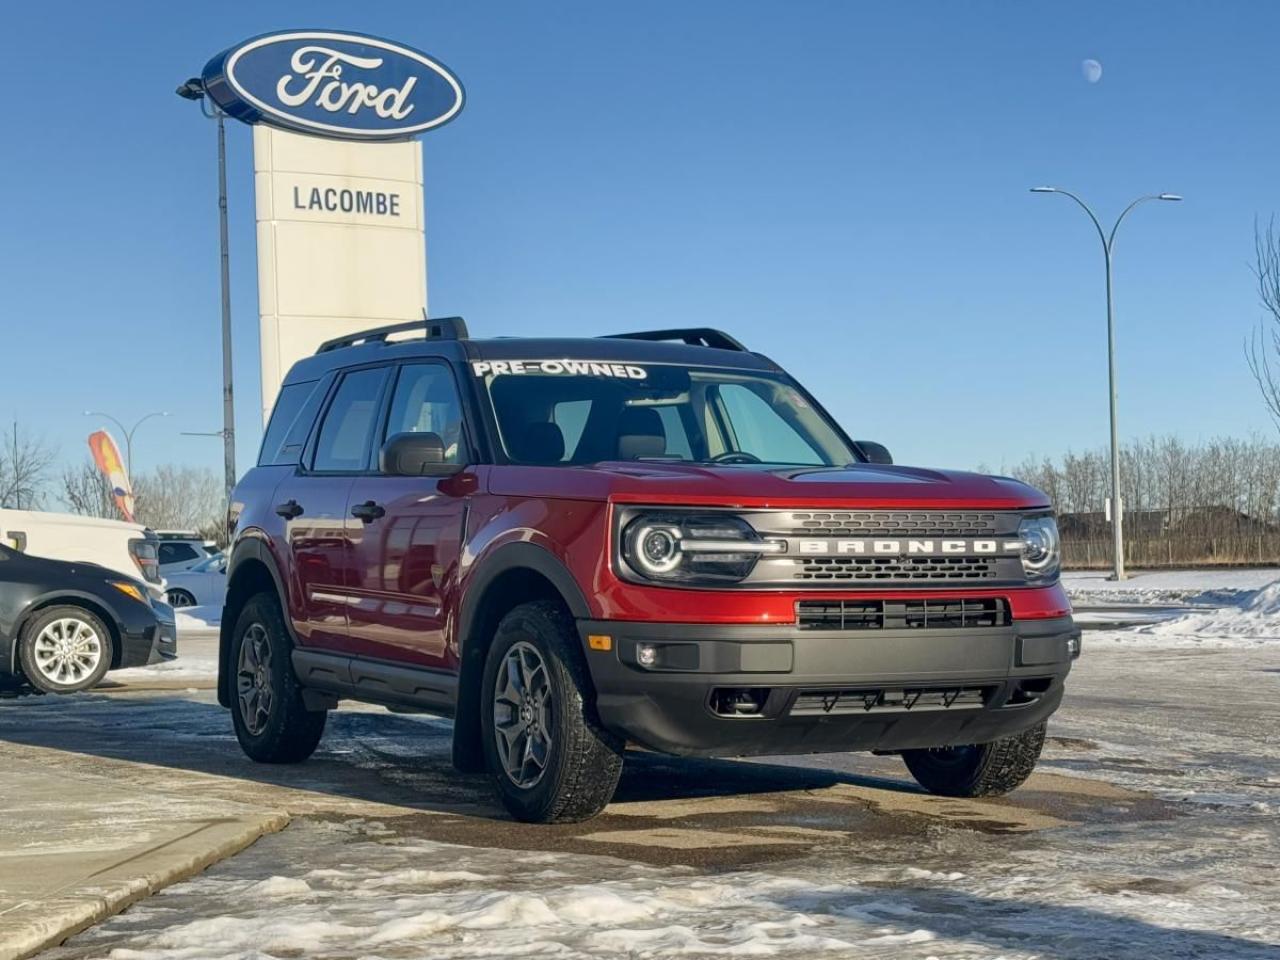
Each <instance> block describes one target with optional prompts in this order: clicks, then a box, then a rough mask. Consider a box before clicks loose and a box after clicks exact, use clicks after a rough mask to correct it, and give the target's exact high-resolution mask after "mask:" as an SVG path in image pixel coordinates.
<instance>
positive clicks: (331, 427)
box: [312, 367, 387, 472]
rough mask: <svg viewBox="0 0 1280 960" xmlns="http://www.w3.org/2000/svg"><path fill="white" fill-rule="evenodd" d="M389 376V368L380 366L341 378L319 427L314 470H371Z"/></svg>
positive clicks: (313, 462) (313, 461) (357, 371)
mask: <svg viewBox="0 0 1280 960" xmlns="http://www.w3.org/2000/svg"><path fill="white" fill-rule="evenodd" d="M386 377H387V371H386V368H385V367H377V368H374V369H370V370H356V371H354V372H352V373H348V374H347V375H346V376H344V377H343V378H342V382H341V383H340V384H338V391H337V393H335V394H334V397H333V403H331V404H330V405H329V410H328V412H327V413H326V414H325V415H324V423H322V424H321V425H320V436H319V439H318V440H317V441H316V452H315V457H314V459H313V460H312V469H314V470H321V471H331V472H352V471H360V470H365V469H367V468H368V465H369V447H370V441H371V440H372V439H373V428H374V421H375V420H376V419H377V416H378V399H379V397H380V396H381V394H382V382H383V381H384V380H385V379H386Z"/></svg>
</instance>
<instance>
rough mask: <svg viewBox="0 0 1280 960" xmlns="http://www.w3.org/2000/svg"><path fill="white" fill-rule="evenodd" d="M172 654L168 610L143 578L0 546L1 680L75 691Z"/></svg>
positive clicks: (46, 689)
mask: <svg viewBox="0 0 1280 960" xmlns="http://www.w3.org/2000/svg"><path fill="white" fill-rule="evenodd" d="M177 654H178V644H177V631H176V629H175V628H174V619H173V609H172V608H171V607H169V606H168V605H167V604H164V603H161V602H159V601H152V600H151V599H150V595H149V594H148V592H147V587H146V585H145V584H143V583H142V582H141V581H138V580H131V579H129V578H128V577H124V576H121V575H120V574H119V573H117V572H116V571H114V570H108V569H107V568H106V567H99V566H96V565H95V564H92V563H67V562H66V561H63V560H46V559H44V558H43V557H32V556H28V555H27V554H25V553H19V552H17V551H16V550H11V549H9V548H8V547H5V546H0V677H3V676H4V675H6V674H7V675H9V676H10V677H21V678H25V679H26V681H27V682H28V683H30V684H31V685H32V686H33V687H35V688H36V689H37V690H43V691H44V692H45V693H74V692H76V691H77V690H88V689H89V688H90V687H92V686H94V685H96V684H97V683H98V682H99V681H100V680H102V678H103V676H104V675H105V674H106V672H107V671H108V670H114V669H117V668H120V667H140V666H144V665H145V664H149V663H157V662H159V661H161V660H172V659H174V658H175V657H176V656H177Z"/></svg>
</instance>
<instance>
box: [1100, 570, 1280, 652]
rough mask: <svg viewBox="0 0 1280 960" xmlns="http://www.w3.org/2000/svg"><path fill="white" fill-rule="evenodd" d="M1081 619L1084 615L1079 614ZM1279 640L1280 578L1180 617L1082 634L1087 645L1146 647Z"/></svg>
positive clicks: (1217, 645)
mask: <svg viewBox="0 0 1280 960" xmlns="http://www.w3.org/2000/svg"><path fill="white" fill-rule="evenodd" d="M1080 619H1081V620H1082V621H1083V620H1086V619H1087V617H1081V618H1080ZM1277 642H1280V580H1277V581H1275V582H1274V583H1270V584H1268V585H1267V586H1265V587H1263V588H1261V589H1259V590H1246V591H1241V592H1240V593H1239V595H1238V596H1237V597H1236V598H1235V599H1234V601H1233V602H1231V603H1228V604H1226V605H1223V606H1207V605H1206V606H1205V609H1203V610H1193V611H1192V612H1190V613H1186V614H1183V615H1182V616H1178V617H1172V618H1169V619H1164V620H1157V621H1156V622H1154V623H1145V624H1139V625H1137V626H1134V627H1132V628H1130V629H1127V630H1098V631H1090V632H1089V633H1087V634H1086V635H1085V645H1086V647H1088V646H1091V645H1093V644H1098V643H1116V644H1123V645H1127V646H1149V647H1214V648H1222V647H1261V646H1266V645H1268V644H1272V643H1277Z"/></svg>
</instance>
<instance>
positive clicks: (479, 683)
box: [218, 319, 1080, 822]
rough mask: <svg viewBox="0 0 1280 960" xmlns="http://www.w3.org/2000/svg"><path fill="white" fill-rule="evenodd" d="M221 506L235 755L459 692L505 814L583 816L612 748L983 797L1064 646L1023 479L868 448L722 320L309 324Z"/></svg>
mask: <svg viewBox="0 0 1280 960" xmlns="http://www.w3.org/2000/svg"><path fill="white" fill-rule="evenodd" d="M415 334H416V336H415ZM424 334H425V336H424ZM231 521H232V524H233V528H234V530H233V534H234V540H233V544H232V547H231V560H230V565H229V569H228V574H229V579H228V590H227V600H226V608H225V610H224V612H223V618H222V636H221V644H220V671H219V683H218V696H219V701H220V702H221V703H222V705H223V706H225V707H228V708H230V709H231V714H232V718H233V721H234V724H235V730H236V735H237V737H238V738H239V741H240V744H241V746H242V747H243V748H244V750H245V752H246V753H247V754H248V755H249V756H250V757H252V758H253V759H255V760H259V761H265V762H275V763H279V762H290V761H298V760H302V759H305V758H306V757H307V756H309V755H310V754H311V752H312V751H313V750H314V749H315V747H316V744H317V742H318V741H319V739H320V736H321V732H322V730H323V728H324V723H325V714H326V711H327V710H330V709H332V708H334V707H335V706H336V705H337V703H338V701H339V700H340V699H354V700H363V701H368V702H373V703H380V704H385V705H387V706H389V707H392V708H395V709H400V710H404V709H408V710H422V711H427V712H431V713H441V714H446V715H451V716H453V718H454V734H453V757H454V763H455V765H456V766H457V767H458V768H459V769H460V770H463V771H473V772H474V771H480V770H484V769H487V770H488V772H489V775H490V776H491V777H492V778H493V781H494V783H495V784H496V786H497V789H498V792H499V793H500V795H501V797H502V800H503V802H504V803H505V804H506V806H507V808H508V809H509V810H510V811H511V813H512V814H513V815H514V816H515V817H517V818H519V819H521V820H528V821H542V822H546V821H565V820H580V819H585V818H587V817H590V816H592V815H594V814H596V813H597V812H599V810H600V809H601V808H602V807H603V806H604V805H605V804H606V803H607V802H608V801H609V798H610V796H611V795H612V794H613V791H614V788H615V786H616V784H617V781H618V776H619V773H620V771H621V768H622V758H623V750H624V748H625V746H626V745H627V744H629V743H630V744H636V745H639V746H642V747H646V748H648V749H651V750H657V751H661V752H664V753H671V754H682V755H696V756H742V755H751V754H756V755H759V754H784V753H818V752H836V751H850V750H873V751H876V752H878V753H900V754H901V755H902V756H903V758H904V760H905V761H906V764H907V767H908V768H909V769H910V771H911V773H912V774H913V775H914V776H915V778H916V779H917V780H918V781H919V782H920V783H921V784H922V785H923V786H924V787H925V788H927V789H928V790H930V791H933V792H935V793H941V794H947V795H953V796H975V795H979V794H992V793H1002V792H1005V791H1008V790H1011V789H1013V788H1014V787H1016V786H1018V785H1019V784H1020V783H1021V782H1022V781H1023V780H1025V779H1026V777H1027V776H1028V775H1029V774H1030V772H1031V769H1032V767H1033V766H1034V764H1035V762H1036V760H1037V757H1038V756H1039V752H1040V747H1041V743H1042V741H1043V738H1044V728H1045V720H1046V718H1047V717H1048V716H1049V715H1050V714H1051V713H1052V712H1053V711H1054V710H1055V709H1056V708H1057V706H1058V704H1059V702H1060V701H1061V699H1062V690H1063V681H1064V679H1065V677H1066V675H1067V672H1068V670H1069V669H1070V666H1071V662H1072V659H1073V658H1074V657H1075V656H1077V655H1078V653H1079V649H1080V634H1079V631H1078V630H1077V629H1076V628H1075V626H1074V625H1073V623H1072V620H1071V608H1070V604H1069V603H1068V600H1067V597H1066V594H1065V593H1064V591H1063V589H1062V586H1061V585H1060V583H1059V580H1058V566H1059V544H1058V532H1057V528H1056V526H1055V524H1054V520H1053V517H1052V515H1051V513H1050V508H1049V502H1048V500H1047V499H1046V497H1045V496H1044V494H1042V493H1039V492H1038V491H1036V490H1033V489H1031V488H1030V487H1027V486H1025V485H1023V484H1021V483H1018V482H1017V481H1014V480H1010V479H1007V478H1004V477H985V476H976V475H973V474H966V473H949V472H941V471H937V470H924V469H917V468H912V467H900V466H893V465H892V462H891V460H890V458H889V455H888V452H887V451H886V450H885V449H884V448H883V447H881V446H879V445H878V444H873V443H867V442H854V441H852V440H850V439H849V438H848V437H847V436H846V435H845V433H844V431H843V430H841V428H840V427H839V426H838V425H837V424H836V423H835V422H834V421H833V420H832V419H831V418H830V417H829V416H828V415H827V414H826V413H825V412H824V411H823V409H822V407H821V406H820V405H819V404H818V402H817V401H816V400H815V399H814V398H813V397H812V396H811V395H810V394H809V393H808V392H806V391H805V389H804V388H803V387H801V386H800V385H799V384H798V383H796V382H795V381H794V380H792V379H791V378H790V377H789V376H788V375H787V374H786V373H785V372H784V371H783V370H782V369H781V368H779V367H778V365H777V364H775V363H773V362H772V361H770V360H768V359H767V358H765V357H763V356H761V355H760V354H758V353H753V352H751V351H749V350H747V349H746V348H744V347H743V346H742V345H741V344H740V343H738V342H737V341H736V340H734V339H733V338H732V337H730V336H728V335H726V334H724V333H721V332H719V331H716V330H708V329H690V330H662V331H653V332H646V333H635V334H626V335H621V336H616V337H600V338H595V339H573V340H570V339H492V340H473V339H469V338H468V337H467V335H466V328H465V326H464V325H463V323H462V321H461V320H459V319H449V320H432V321H425V322H419V323H416V324H403V325H399V326H395V327H388V328H384V329H379V330H372V331H368V332H366V333H363V334H358V335H356V336H352V337H347V338H343V339H340V340H336V341H331V342H329V343H326V344H325V345H324V346H322V347H321V348H320V350H319V351H318V352H317V354H316V355H315V356H314V357H309V358H307V359H304V360H302V361H300V362H299V363H297V364H296V365H295V366H294V367H293V369H292V370H291V371H290V372H289V375H288V377H287V378H286V380H285V382H284V385H283V387H282V388H281V390H280V395H279V398H278V399H277V401H276V405H275V411H274V413H273V414H272V417H271V421H270V423H269V425H268V427H267V430H266V436H265V438H264V439H263V444H262V453H261V456H260V458H259V461H258V465H257V467H256V468H255V469H253V470H251V471H249V473H248V474H247V475H246V476H245V478H244V479H243V480H242V481H241V482H240V484H239V486H238V487H237V488H236V491H235V495H234V497H233V504H232V508H231Z"/></svg>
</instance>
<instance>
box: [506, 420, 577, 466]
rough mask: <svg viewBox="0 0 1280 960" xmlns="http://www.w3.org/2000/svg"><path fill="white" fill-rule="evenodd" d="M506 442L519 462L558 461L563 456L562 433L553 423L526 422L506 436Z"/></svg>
mask: <svg viewBox="0 0 1280 960" xmlns="http://www.w3.org/2000/svg"><path fill="white" fill-rule="evenodd" d="M507 444H508V446H509V447H510V448H511V454H512V456H513V457H514V458H515V459H516V460H519V461H520V462H521V463H559V462H560V461H561V460H562V459H563V458H564V434H563V433H562V432H561V430H560V428H559V427H558V426H557V425H556V424H554V423H526V424H524V425H523V426H521V428H520V431H519V432H518V433H515V434H513V435H512V436H509V437H507Z"/></svg>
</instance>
